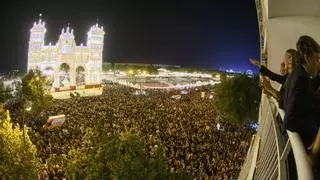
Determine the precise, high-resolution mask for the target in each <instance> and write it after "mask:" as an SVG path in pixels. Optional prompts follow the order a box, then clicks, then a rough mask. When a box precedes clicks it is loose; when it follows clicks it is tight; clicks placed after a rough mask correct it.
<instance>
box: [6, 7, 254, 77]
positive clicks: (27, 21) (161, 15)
mask: <svg viewBox="0 0 320 180" xmlns="http://www.w3.org/2000/svg"><path fill="white" fill-rule="evenodd" d="M134 2H135V3H134ZM134 2H131V1H127V2H124V1H122V2H121V3H120V2H117V3H110V2H107V1H101V2H96V3H87V2H86V3H81V2H78V3H76V4H75V3H69V4H68V3H66V2H64V3H63V5H61V3H56V2H53V3H48V2H44V1H39V2H35V1H32V2H28V1H24V2H23V3H22V2H21V3H19V6H18V5H16V4H14V3H11V4H9V7H7V8H6V10H4V11H3V13H4V15H3V16H2V17H4V21H3V23H4V25H3V26H2V30H3V33H2V35H3V36H4V37H3V38H2V39H4V42H3V43H2V48H1V51H2V52H1V55H2V65H1V66H0V72H8V71H10V70H13V69H20V70H23V71H25V70H26V63H27V54H28V41H29V36H30V28H31V27H32V25H33V22H34V21H36V20H38V19H39V14H40V13H42V14H43V16H42V19H43V20H44V21H45V22H46V28H47V33H46V39H45V44H48V43H49V42H52V43H53V44H56V42H57V41H58V37H59V35H60V33H61V29H62V28H65V27H67V26H68V24H69V26H70V28H73V29H74V33H75V40H76V43H77V45H79V44H80V43H84V44H86V42H87V38H86V37H87V32H88V30H89V28H90V26H92V25H94V24H96V23H97V22H98V23H99V24H100V25H103V26H104V29H105V31H106V36H105V41H104V43H105V45H104V56H103V60H104V62H115V63H117V62H119V63H120V62H121V63H124V62H125V63H145V64H172V65H181V66H194V67H205V68H213V69H218V68H232V69H235V70H247V69H252V70H256V69H254V68H253V67H252V66H251V65H250V64H249V58H250V57H256V58H259V54H260V52H259V30H258V23H257V17H256V16H257V15H256V9H255V3H254V1H210V3H209V2H208V3H186V2H184V3H173V2H170V3H165V2H163V1H161V2H158V3H155V2H149V3H147V2H136V1H134Z"/></svg>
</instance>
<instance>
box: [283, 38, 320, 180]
mask: <svg viewBox="0 0 320 180" xmlns="http://www.w3.org/2000/svg"><path fill="white" fill-rule="evenodd" d="M297 52H298V59H299V64H298V65H297V67H296V69H295V71H293V72H292V74H291V75H290V76H289V77H288V80H287V87H286V89H285V94H284V109H285V117H284V127H285V129H287V130H290V131H293V132H296V133H298V134H299V136H300V138H301V140H302V142H303V144H304V147H305V149H306V150H307V151H308V150H309V149H310V148H309V147H310V146H311V145H312V144H313V143H314V142H315V144H318V143H317V142H319V136H318V138H316V135H317V132H318V129H319V119H318V117H319V116H318V113H319V108H318V107H319V106H318V105H319V98H318V97H317V93H316V89H318V87H317V86H318V85H319V83H318V82H317V81H318V80H317V79H318V72H319V68H320V63H319V60H320V45H319V44H318V43H317V42H316V41H315V40H314V39H312V38H311V37H309V36H301V37H300V38H299V40H298V42H297ZM312 149H314V148H312ZM315 149H318V147H315ZM318 154H319V152H313V151H311V154H310V155H311V158H313V160H315V159H317V158H316V157H315V156H316V155H318ZM318 168H319V167H318ZM317 171H319V170H318V169H317ZM317 179H319V177H317Z"/></svg>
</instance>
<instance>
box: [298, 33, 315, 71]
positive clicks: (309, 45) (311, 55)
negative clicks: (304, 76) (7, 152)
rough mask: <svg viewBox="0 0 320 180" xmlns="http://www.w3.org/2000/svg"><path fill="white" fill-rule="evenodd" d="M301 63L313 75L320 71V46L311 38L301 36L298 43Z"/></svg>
mask: <svg viewBox="0 0 320 180" xmlns="http://www.w3.org/2000/svg"><path fill="white" fill-rule="evenodd" d="M297 55H298V56H299V63H300V64H302V65H305V67H306V68H307V69H308V71H309V73H311V75H316V74H317V72H318V70H319V60H320V45H319V44H318V43H317V42H316V41H315V40H314V39H313V38H311V37H310V36H301V37H300V38H299V40H298V42H297Z"/></svg>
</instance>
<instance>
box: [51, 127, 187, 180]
mask: <svg viewBox="0 0 320 180" xmlns="http://www.w3.org/2000/svg"><path fill="white" fill-rule="evenodd" d="M108 133H110V132H107V131H105V130H103V129H101V128H99V126H98V127H96V128H95V129H94V130H92V129H91V128H88V129H87V132H86V135H85V137H84V141H83V142H84V144H83V146H82V147H81V148H78V149H76V150H75V149H73V150H71V151H69V153H68V156H67V158H66V161H65V163H64V166H65V167H64V169H65V171H66V177H67V178H68V179H159V180H161V179H170V178H171V179H188V178H185V177H189V179H191V178H190V177H191V176H190V174H188V173H169V171H168V165H167V163H166V161H165V157H164V154H163V153H162V152H161V151H160V150H158V151H156V153H155V157H154V158H149V157H148V155H147V151H146V148H145V145H144V143H143V142H142V141H141V139H140V138H139V137H138V136H137V135H135V134H130V133H121V134H117V135H111V136H110V135H109V136H108V135H107V134H108ZM99 137H105V138H99ZM61 159H64V157H63V156H62V157H61ZM57 162H62V161H57ZM60 164H63V163H60Z"/></svg>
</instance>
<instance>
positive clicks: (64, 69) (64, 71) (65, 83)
mask: <svg viewBox="0 0 320 180" xmlns="http://www.w3.org/2000/svg"><path fill="white" fill-rule="evenodd" d="M59 79H60V82H59V83H60V87H62V88H69V86H70V66H69V65H68V64H67V63H62V64H61V65H60V67H59Z"/></svg>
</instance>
